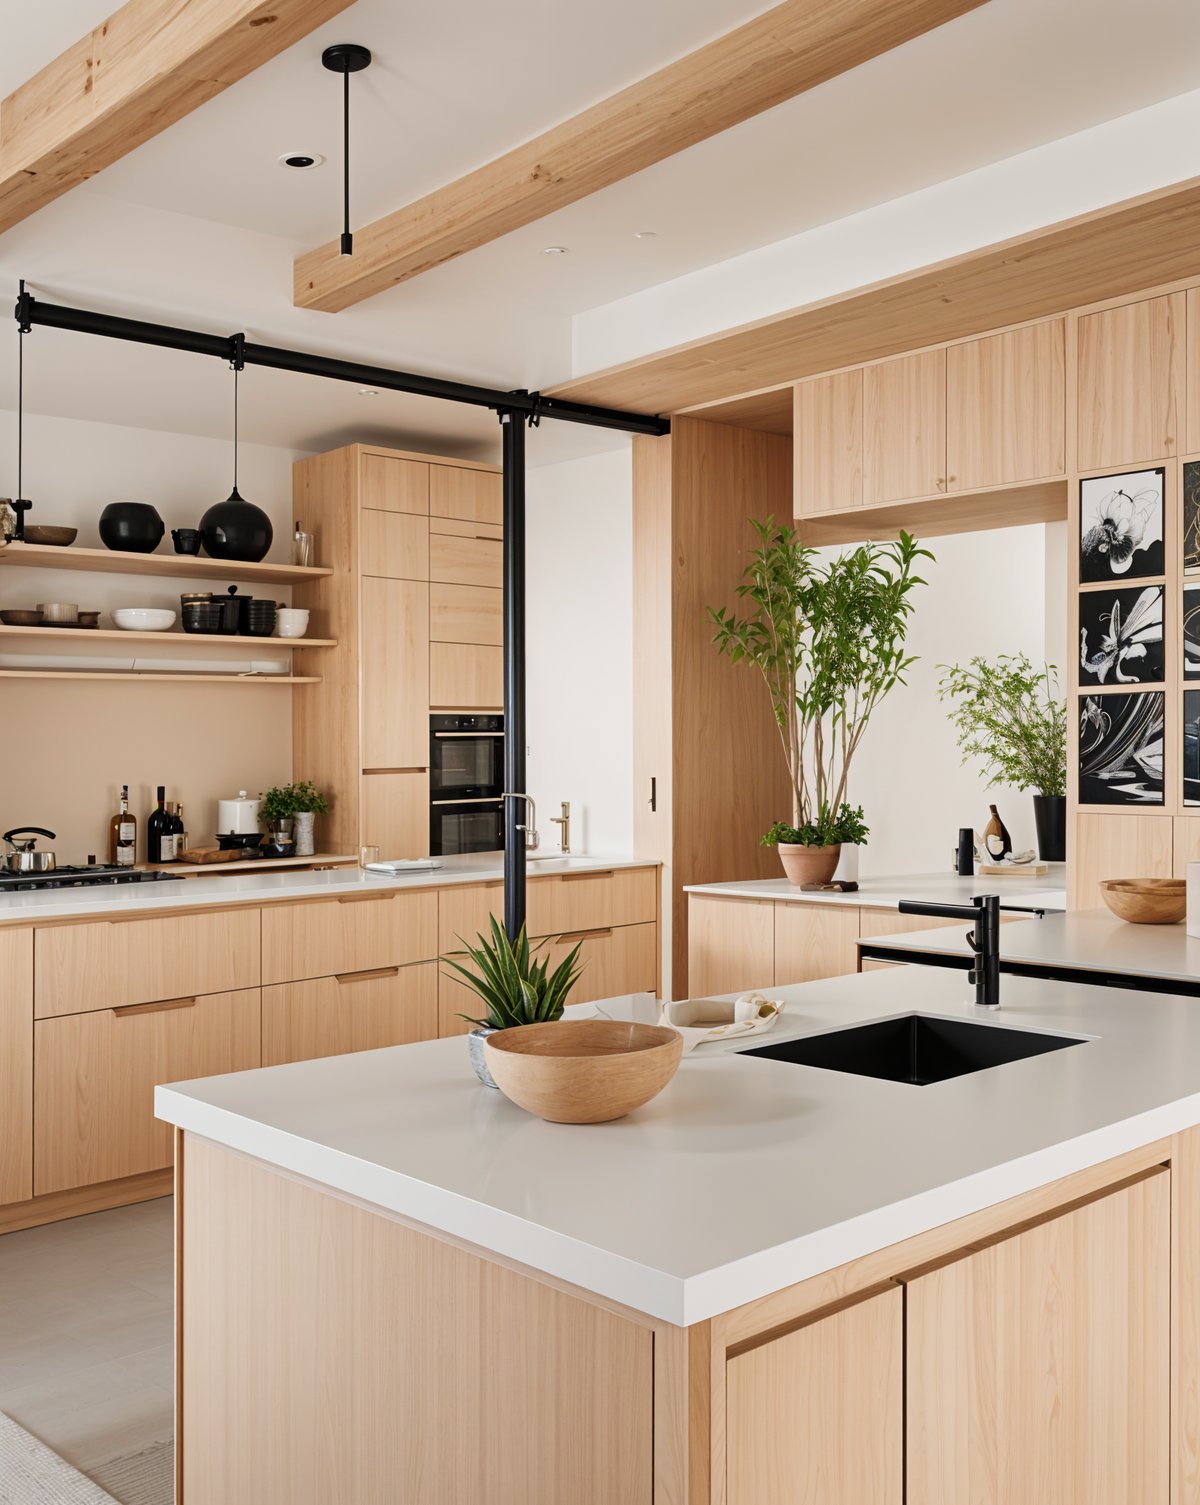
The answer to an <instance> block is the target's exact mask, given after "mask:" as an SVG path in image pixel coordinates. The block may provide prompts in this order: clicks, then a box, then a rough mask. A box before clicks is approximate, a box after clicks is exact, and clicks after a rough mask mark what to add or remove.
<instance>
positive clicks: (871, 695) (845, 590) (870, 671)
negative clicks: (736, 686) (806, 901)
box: [709, 517, 933, 846]
mask: <svg viewBox="0 0 1200 1505" xmlns="http://www.w3.org/2000/svg"><path fill="white" fill-rule="evenodd" d="M751 526H752V527H753V529H754V531H755V533H756V534H757V535H758V547H757V548H755V549H754V550H753V551H752V553H751V555H750V562H749V564H748V565H747V566H746V569H745V571H744V572H743V577H742V583H741V585H739V586H738V588H737V594H738V597H739V598H740V600H741V601H742V602H743V603H744V604H745V608H746V614H745V615H744V616H739V615H738V614H737V613H736V612H735V611H733V610H730V609H728V608H713V607H710V608H709V616H710V618H711V620H712V622H713V624H714V626H715V627H716V632H715V634H714V637H713V641H714V642H715V643H716V645H717V649H718V652H720V653H722V654H724V655H725V656H726V657H727V658H729V659H731V660H732V661H733V662H734V663H741V662H746V663H750V664H753V666H754V667H755V668H756V669H758V671H759V672H760V673H761V674H762V676H763V679H764V680H765V681H766V685H767V689H768V692H769V694H770V698H771V707H772V710H773V712H774V715H775V721H776V725H777V726H778V729H779V737H780V742H781V745H782V749H783V755H784V758H785V760H786V762H787V769H788V777H789V779H790V781H791V789H792V820H791V825H790V827H789V826H788V825H787V824H786V823H784V822H779V823H778V824H777V825H776V826H774V827H773V828H772V830H771V831H770V832H768V833H767V836H766V837H764V840H771V841H799V842H802V843H804V844H805V845H809V846H831V845H834V844H835V843H837V842H841V841H861V840H862V839H863V837H865V835H866V828H865V826H863V824H862V811H861V810H852V809H851V808H850V805H849V803H848V791H849V776H850V767H851V764H852V762H853V760H854V755H855V753H856V752H857V751H858V748H859V746H860V744H861V742H862V738H863V734H864V733H865V731H866V729H867V725H868V723H869V722H870V719H871V716H872V714H873V713H874V712H875V710H876V709H877V708H878V706H879V704H880V702H881V701H882V700H883V699H884V698H885V696H887V695H888V694H889V693H890V692H891V691H892V690H893V689H894V688H895V687H896V685H898V684H903V683H904V682H905V674H906V672H907V670H908V669H909V667H910V666H911V665H912V664H913V662H914V661H915V656H914V655H910V654H906V653H905V651H904V645H905V638H906V636H907V632H908V624H909V618H910V617H911V615H912V612H913V602H912V599H911V597H912V592H913V591H914V589H915V588H916V587H917V586H919V585H924V584H925V581H924V580H922V579H921V577H920V576H919V575H918V574H917V573H916V569H917V561H918V560H920V559H932V558H933V555H932V554H931V553H930V552H929V550H928V549H923V548H921V547H920V546H919V545H918V544H917V542H916V540H915V539H914V538H913V537H912V536H911V535H910V534H908V533H903V532H902V533H901V534H900V537H899V539H898V540H897V542H895V543H883V544H877V543H864V544H859V545H858V546H857V547H856V548H854V549H851V550H849V551H848V552H846V553H843V554H840V555H838V556H837V557H835V558H833V559H829V560H826V559H825V558H824V557H823V556H822V555H821V553H820V552H819V551H818V550H816V549H814V548H810V547H809V546H808V545H806V544H804V543H802V542H801V540H800V537H799V534H798V533H797V532H796V530H795V529H794V528H790V527H786V526H783V525H778V524H776V522H775V519H774V518H773V517H771V518H767V520H766V521H765V522H760V521H757V520H754V519H752V520H751Z"/></svg>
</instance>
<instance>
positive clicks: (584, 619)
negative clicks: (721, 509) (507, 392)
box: [525, 445, 732, 876]
mask: <svg viewBox="0 0 1200 1505" xmlns="http://www.w3.org/2000/svg"><path fill="white" fill-rule="evenodd" d="M527 509H528V555H527V564H526V573H525V579H526V592H527V601H526V609H527V638H528V643H527V665H528V675H529V679H528V685H529V688H528V705H527V712H528V728H529V730H528V747H529V770H528V785H529V790H530V792H531V793H532V794H533V796H534V798H535V799H536V800H537V806H538V823H539V825H540V827H541V832H542V850H543V851H546V850H557V849H558V845H559V827H558V826H552V825H551V824H550V817H551V816H552V815H557V814H558V813H559V803H560V802H561V801H562V800H569V801H570V803H571V826H572V830H571V847H572V850H573V851H576V852H589V853H599V854H608V855H618V854H621V853H628V852H631V851H632V850H633V803H632V802H633V476H632V461H631V450H630V447H629V446H628V445H626V446H625V447H624V448H623V449H620V450H616V451H609V452H608V453H605V454H598V455H589V456H587V457H585V458H583V459H578V460H568V461H565V462H563V463H562V464H558V465H547V466H544V467H542V468H539V469H533V470H530V472H529V477H528V482H527ZM731 876H732V875H731Z"/></svg>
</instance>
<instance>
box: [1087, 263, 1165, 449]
mask: <svg viewBox="0 0 1200 1505" xmlns="http://www.w3.org/2000/svg"><path fill="white" fill-rule="evenodd" d="M1184 320H1185V298H1184V294H1183V293H1170V294H1166V295H1164V296H1163V297H1160V298H1145V299H1143V300H1142V301H1141V302H1138V303H1126V304H1123V305H1122V306H1121V307H1120V308H1109V309H1104V310H1102V311H1101V312H1099V313H1094V314H1085V315H1084V316H1083V317H1082V318H1081V319H1080V320H1079V333H1078V344H1079V461H1078V468H1079V469H1080V470H1101V469H1106V468H1108V467H1109V466H1117V465H1138V464H1143V463H1145V462H1147V461H1150V460H1161V459H1165V458H1168V457H1169V456H1171V455H1175V454H1179V453H1180V451H1181V434H1182V430H1181V428H1180V425H1181V423H1182V421H1183V416H1184V360H1183V352H1184Z"/></svg>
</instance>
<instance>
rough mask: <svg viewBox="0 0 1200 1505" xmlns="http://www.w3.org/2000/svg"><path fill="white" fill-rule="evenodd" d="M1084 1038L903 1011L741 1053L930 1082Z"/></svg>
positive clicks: (916, 1083) (857, 1073)
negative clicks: (866, 1022)
mask: <svg viewBox="0 0 1200 1505" xmlns="http://www.w3.org/2000/svg"><path fill="white" fill-rule="evenodd" d="M1082 1044H1084V1041H1082V1040H1077V1039H1072V1038H1071V1037H1070V1036H1069V1035H1040V1034H1036V1033H1034V1031H1033V1030H1026V1029H1005V1028H1004V1026H1003V1025H999V1024H969V1023H965V1022H964V1021H963V1020H961V1019H938V1018H934V1017H931V1016H929V1015H926V1014H905V1015H903V1016H902V1017H900V1018H898V1019H880V1020H878V1021H877V1022H876V1023H874V1024H855V1025H850V1026H848V1027H847V1028H846V1029H834V1030H829V1031H828V1032H827V1033H826V1034H823V1035H803V1036H801V1037H800V1038H799V1039H797V1040H780V1041H779V1042H778V1044H775V1045H760V1046H759V1047H758V1048H757V1049H756V1050H744V1051H741V1052H740V1054H741V1055H745V1056H764V1057H766V1058H767V1060H771V1061H791V1062H794V1063H795V1064H796V1065H797V1066H820V1067H821V1068H823V1069H824V1070H825V1071H846V1072H849V1073H850V1074H851V1075H853V1076H873V1077H882V1078H883V1080H884V1081H887V1082H910V1083H911V1084H912V1085H913V1086H914V1087H926V1086H928V1085H929V1084H930V1083H931V1082H946V1081H949V1080H950V1078H951V1077H956V1076H967V1075H969V1073H971V1072H972V1071H986V1070H987V1069H988V1068H989V1067H991V1066H1003V1065H1004V1064H1005V1063H1006V1062H1008V1061H1023V1060H1025V1059H1026V1057H1028V1056H1041V1055H1045V1054H1046V1053H1047V1052H1048V1051H1051V1050H1065V1049H1066V1047H1067V1046H1068V1045H1082Z"/></svg>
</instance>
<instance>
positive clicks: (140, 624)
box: [112, 606, 175, 632]
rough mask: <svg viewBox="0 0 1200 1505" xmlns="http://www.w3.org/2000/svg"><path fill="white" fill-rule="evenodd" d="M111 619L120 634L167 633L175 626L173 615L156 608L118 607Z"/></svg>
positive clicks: (164, 609)
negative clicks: (119, 630)
mask: <svg viewBox="0 0 1200 1505" xmlns="http://www.w3.org/2000/svg"><path fill="white" fill-rule="evenodd" d="M112 619H113V626H114V627H119V628H120V629H121V631H122V632H169V631H170V630H171V628H172V627H174V625H175V613H174V612H173V611H168V610H166V608H165V607H156V606H118V607H117V608H116V609H115V610H114V611H113V614H112Z"/></svg>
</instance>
